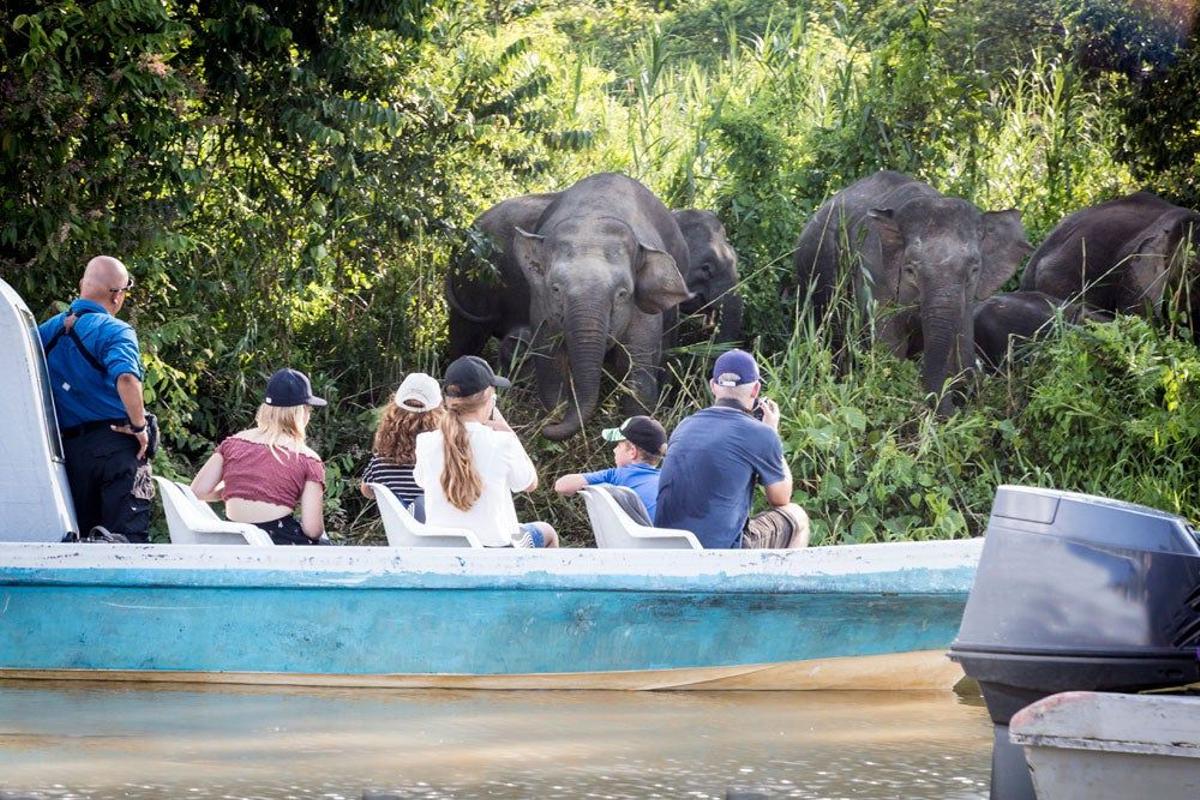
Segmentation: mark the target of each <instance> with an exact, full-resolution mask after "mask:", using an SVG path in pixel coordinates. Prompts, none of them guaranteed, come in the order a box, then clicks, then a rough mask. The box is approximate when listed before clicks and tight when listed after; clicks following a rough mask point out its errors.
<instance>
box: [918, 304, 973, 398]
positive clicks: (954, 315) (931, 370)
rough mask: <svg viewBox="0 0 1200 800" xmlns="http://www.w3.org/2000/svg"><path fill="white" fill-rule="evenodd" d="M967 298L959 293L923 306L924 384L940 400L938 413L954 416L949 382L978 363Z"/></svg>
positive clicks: (922, 368) (922, 360)
mask: <svg viewBox="0 0 1200 800" xmlns="http://www.w3.org/2000/svg"><path fill="white" fill-rule="evenodd" d="M974 333H975V331H974V324H973V319H972V315H971V313H970V312H969V310H968V309H967V302H966V297H965V295H964V294H962V293H961V292H960V293H957V294H954V295H951V296H949V297H945V296H943V297H940V298H938V299H937V300H935V301H934V302H932V303H922V305H921V338H922V340H923V343H924V344H923V348H922V349H923V351H924V353H923V355H922V356H921V383H922V385H923V386H924V387H925V391H926V392H930V393H932V394H934V395H936V396H937V397H938V405H937V411H938V413H939V414H942V415H949V414H951V413H953V412H954V402H953V400H952V399H951V393H950V391H949V387H948V386H946V379H947V378H952V377H954V376H956V375H957V374H958V373H960V372H962V371H963V370H964V369H967V368H969V367H970V366H971V364H972V363H973V361H974V349H975V336H974Z"/></svg>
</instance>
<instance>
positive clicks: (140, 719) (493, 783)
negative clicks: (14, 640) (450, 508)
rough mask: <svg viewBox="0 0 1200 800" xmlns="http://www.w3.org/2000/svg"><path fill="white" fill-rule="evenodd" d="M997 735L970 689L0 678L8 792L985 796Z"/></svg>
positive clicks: (0, 750)
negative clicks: (495, 687)
mask: <svg viewBox="0 0 1200 800" xmlns="http://www.w3.org/2000/svg"><path fill="white" fill-rule="evenodd" d="M990 746H991V725H990V723H989V722H988V719H987V715H986V713H985V710H984V708H983V707H982V705H981V704H980V702H979V701H977V700H971V699H964V698H962V697H959V696H958V695H955V694H952V693H944V694H912V693H901V692H895V693H872V692H845V693H832V692H669V693H624V692H481V691H475V692H468V691H462V692H459V691H432V690H427V691H393V690H371V689H304V690H299V689H280V688H258V687H216V688H209V687H196V686H185V685H176V686H169V687H164V686H160V687H147V686H144V685H133V684H80V683H46V682H28V683H16V682H0V798H2V797H4V796H5V794H6V793H7V794H15V793H22V794H32V795H33V796H35V797H46V798H52V797H53V798H97V800H100V799H103V800H108V799H109V798H196V799H197V800H201V799H203V800H209V799H210V798H211V799H212V800H232V799H233V798H265V799H267V800H293V798H295V799H301V798H303V799H307V798H313V799H314V800H317V799H320V800H339V799H340V798H347V800H359V799H360V798H377V799H378V800H384V798H387V800H392V799H393V798H396V799H398V798H422V799H426V798H428V799H430V800H432V798H451V797H452V798H473V797H481V798H484V797H486V798H514V799H515V798H538V799H539V800H542V799H543V798H545V799H547V800H548V799H549V798H638V799H639V800H641V798H698V799H699V798H723V797H725V793H726V791H727V790H728V789H730V788H731V787H733V788H743V789H756V790H758V791H760V792H765V794H766V796H767V797H771V798H775V797H800V798H830V799H832V798H880V799H882V798H889V800H894V799H897V798H903V800H934V799H935V798H936V799H937V800H965V799H966V798H971V799H972V800H982V799H983V798H986V797H987V781H988V764H989V754H990Z"/></svg>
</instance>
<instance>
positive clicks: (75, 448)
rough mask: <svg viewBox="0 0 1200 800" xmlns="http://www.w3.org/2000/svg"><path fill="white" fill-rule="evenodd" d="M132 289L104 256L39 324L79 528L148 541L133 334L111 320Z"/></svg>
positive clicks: (144, 439)
mask: <svg viewBox="0 0 1200 800" xmlns="http://www.w3.org/2000/svg"><path fill="white" fill-rule="evenodd" d="M132 288H133V281H132V280H131V279H130V277H129V271H128V270H127V269H125V265H124V264H122V263H121V262H120V261H118V260H117V259H115V258H112V257H110V256H96V257H95V258H93V259H92V260H91V261H89V262H88V265H87V268H86V269H85V270H84V272H83V279H82V280H80V281H79V298H78V299H76V300H75V301H74V302H72V303H71V307H70V309H69V310H67V311H66V312H65V313H62V314H58V315H56V316H53V317H51V318H50V319H48V320H46V321H45V322H43V323H42V324H41V326H40V327H39V328H38V331H39V333H40V334H41V337H42V347H43V348H44V349H45V351H46V364H47V366H48V367H49V371H50V383H51V386H52V388H53V391H54V408H55V410H56V412H57V414H58V426H59V428H60V429H61V431H62V439H63V450H64V454H65V456H66V467H67V481H68V483H69V484H70V486H71V496H72V498H74V501H75V515H76V517H77V519H78V522H79V531H80V533H88V532H90V531H92V530H93V529H94V528H98V527H99V528H104V529H106V530H105V531H101V532H102V533H103V532H111V533H114V534H121V535H123V536H124V537H125V538H127V539H128V540H129V541H131V542H146V541H149V530H150V499H151V498H152V497H153V496H154V490H153V488H152V486H151V482H150V465H149V464H148V463H147V460H146V448H147V447H148V445H149V442H150V436H149V432H148V431H147V420H146V409H145V406H144V405H143V403H142V375H143V372H142V359H141V352H140V351H139V350H138V340H137V334H135V333H134V332H133V328H132V327H131V326H130V325H129V323H127V322H122V321H121V320H119V319H117V318H116V313H117V312H118V311H120V310H121V306H122V305H124V303H125V297H126V295H127V294H128V293H129V290H130V289H132Z"/></svg>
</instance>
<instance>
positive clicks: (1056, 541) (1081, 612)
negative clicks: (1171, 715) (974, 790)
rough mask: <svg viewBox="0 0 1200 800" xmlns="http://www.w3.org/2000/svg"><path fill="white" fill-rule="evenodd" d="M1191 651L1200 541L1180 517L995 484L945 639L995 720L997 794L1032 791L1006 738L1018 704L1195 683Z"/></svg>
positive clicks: (1198, 626) (1015, 797)
mask: <svg viewBox="0 0 1200 800" xmlns="http://www.w3.org/2000/svg"><path fill="white" fill-rule="evenodd" d="M1198 647H1200V541H1198V539H1197V535H1196V532H1195V531H1193V530H1192V529H1191V528H1189V527H1188V524H1187V522H1186V521H1185V520H1183V519H1182V518H1180V517H1176V516H1173V515H1171V514H1166V513H1163V512H1161V511H1155V510H1154V509H1151V508H1146V507H1144V506H1136V505H1132V504H1130V503H1121V502H1117V501H1114V500H1108V499H1105V498H1102V497H1093V496H1090V495H1082V494H1073V493H1070V492H1059V491H1054V490H1052V489H1033V488H1024V487H1017V486H1001V487H1000V488H999V489H998V490H997V492H996V499H995V501H994V502H993V504H992V515H991V518H990V519H989V521H988V529H987V535H986V539H985V540H984V545H983V556H982V557H981V559H980V562H979V568H978V571H977V572H976V574H975V584H974V587H973V588H972V589H971V594H970V597H969V598H968V599H967V607H966V610H965V611H964V613H963V621H962V627H961V628H960V629H959V632H958V638H957V639H955V641H954V643H953V644H952V645H951V646H950V657H951V658H952V659H954V660H955V661H957V662H959V663H960V664H962V667H963V671H964V672H966V674H967V675H968V676H969V677H971V678H974V679H975V680H976V681H978V682H979V685H980V687H981V689H982V690H983V696H984V701H985V702H986V703H987V707H988V712H989V714H990V715H991V717H992V722H993V723H995V724H996V726H997V730H996V744H995V748H994V750H993V755H992V798H993V800H1025V798H1029V800H1032V799H1033V798H1034V794H1033V787H1032V783H1031V782H1030V780H1029V775H1028V771H1027V770H1026V768H1025V763H1024V758H1023V757H1022V756H1021V753H1020V751H1019V749H1017V748H1016V747H1015V746H1014V745H1011V744H1009V743H1008V721H1009V720H1010V719H1011V718H1012V715H1013V714H1015V713H1016V712H1017V711H1019V710H1020V709H1021V708H1024V707H1025V706H1026V705H1028V704H1030V703H1032V702H1034V701H1035V700H1039V699H1041V698H1042V697H1046V696H1048V695H1051V694H1054V693H1056V692H1062V691H1068V690H1090V691H1112V692H1136V691H1141V690H1144V689H1158V688H1169V687H1173V686H1180V685H1183V684H1187V683H1193V682H1196V681H1200V658H1198V654H1200V649H1198ZM1006 748H1007V751H1006ZM1010 772H1011V773H1015V774H1011V775H1010V774H1006V773H1010Z"/></svg>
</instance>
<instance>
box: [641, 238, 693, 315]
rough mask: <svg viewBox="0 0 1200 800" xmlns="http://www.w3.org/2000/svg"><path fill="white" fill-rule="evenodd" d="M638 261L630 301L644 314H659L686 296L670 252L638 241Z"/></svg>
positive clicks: (680, 301)
mask: <svg viewBox="0 0 1200 800" xmlns="http://www.w3.org/2000/svg"><path fill="white" fill-rule="evenodd" d="M638 247H639V249H640V250H641V263H640V264H639V265H638V273H637V276H636V278H635V281H634V291H633V300H634V302H635V303H637V307H638V308H639V309H641V310H642V311H643V312H644V313H646V314H658V313H660V312H663V311H666V310H667V309H668V308H674V307H675V306H677V305H679V304H680V303H682V302H683V301H684V300H687V299H689V298H690V297H691V296H692V293H691V292H689V291H688V288H687V283H685V282H684V280H683V275H681V274H680V273H679V266H678V265H677V264H676V263H675V259H674V258H672V257H671V255H670V254H669V253H666V252H663V251H662V250H659V249H657V248H654V247H647V246H646V245H644V244H640V245H639V246H638Z"/></svg>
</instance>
